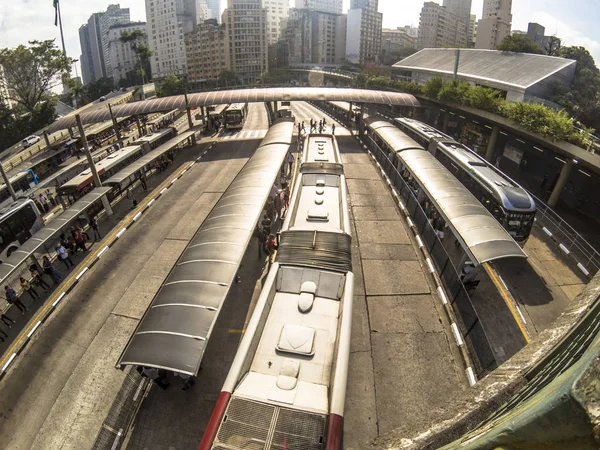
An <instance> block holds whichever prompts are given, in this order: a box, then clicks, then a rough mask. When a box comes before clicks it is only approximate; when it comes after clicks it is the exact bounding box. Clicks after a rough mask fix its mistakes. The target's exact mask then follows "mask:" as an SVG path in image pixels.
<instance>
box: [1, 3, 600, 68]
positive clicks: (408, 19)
mask: <svg viewBox="0 0 600 450" xmlns="http://www.w3.org/2000/svg"><path fill="white" fill-rule="evenodd" d="M3 3H4V4H3V5H2V6H0V42H1V43H2V44H1V45H2V46H3V47H15V46H18V45H20V44H27V42H28V41H30V40H35V39H37V40H45V39H56V43H57V45H60V34H59V29H58V28H57V27H55V26H54V20H53V19H54V10H53V6H52V2H51V1H50V0H14V1H13V2H11V3H10V5H9V4H8V3H7V2H3ZM294 3H295V2H294V0H292V1H291V2H290V5H291V6H292V7H293V5H294ZM423 3H424V2H423V1H415V0H379V12H381V13H382V14H383V27H384V28H396V27H399V26H404V25H413V26H416V27H418V25H419V13H420V11H421V8H422V7H423ZM438 3H440V4H442V0H438ZM109 4H120V5H121V7H122V8H130V11H131V20H132V21H140V20H141V21H145V20H146V13H145V0H123V1H107V0H89V1H87V2H85V4H80V3H77V5H76V7H75V5H74V4H71V3H69V2H68V1H67V0H62V1H61V10H62V17H63V29H64V33H65V44H66V48H67V54H68V56H70V57H71V58H73V59H79V57H80V55H81V48H80V45H79V34H78V30H79V28H80V27H81V25H83V24H84V23H86V22H87V20H88V18H89V16H90V15H91V14H93V13H95V12H100V11H103V10H106V8H107V7H108V5H109ZM399 4H400V11H398V9H399V8H398V6H399ZM349 5H350V0H344V13H346V12H347V10H348V8H349ZM225 6H226V2H225V1H221V10H223V9H224V8H225ZM482 10H483V0H473V2H472V8H471V12H472V13H473V14H476V15H477V18H478V19H480V18H481V14H482ZM512 12H513V22H512V29H513V30H527V24H528V23H529V22H537V23H540V24H541V25H543V26H545V27H546V33H547V34H549V35H552V34H556V35H557V36H558V37H560V38H562V40H563V44H564V45H581V46H584V47H586V48H587V49H588V50H589V51H590V53H591V54H592V56H593V57H594V59H595V61H596V63H597V64H600V30H598V29H597V28H596V24H595V22H594V21H593V17H595V15H596V14H597V13H596V5H595V4H594V2H593V0H575V1H573V2H571V3H569V4H564V3H563V2H561V1H560V0H529V1H525V0H514V1H513V7H512ZM32 23H35V26H31V24H32ZM23 30H26V32H24V31H23ZM78 71H79V74H80V75H81V71H80V70H79V68H78Z"/></svg>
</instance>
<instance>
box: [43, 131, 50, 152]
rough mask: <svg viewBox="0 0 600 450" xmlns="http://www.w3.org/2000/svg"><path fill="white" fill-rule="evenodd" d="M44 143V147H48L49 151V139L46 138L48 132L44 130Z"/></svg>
mask: <svg viewBox="0 0 600 450" xmlns="http://www.w3.org/2000/svg"><path fill="white" fill-rule="evenodd" d="M43 134H44V141H46V147H48V149H50V138H49V137H48V132H47V131H46V130H44V133H43Z"/></svg>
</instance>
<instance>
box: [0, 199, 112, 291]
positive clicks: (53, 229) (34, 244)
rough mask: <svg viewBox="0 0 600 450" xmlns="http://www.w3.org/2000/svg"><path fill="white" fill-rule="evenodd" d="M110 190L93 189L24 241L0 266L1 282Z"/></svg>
mask: <svg viewBox="0 0 600 450" xmlns="http://www.w3.org/2000/svg"><path fill="white" fill-rule="evenodd" d="M110 190H111V188H110V187H100V188H95V189H94V190H92V191H91V192H89V193H88V194H86V195H84V196H83V197H81V198H80V199H79V200H77V201H76V202H75V203H73V204H72V205H71V206H70V207H69V209H67V210H66V211H64V212H63V213H62V214H61V215H60V216H58V217H56V218H55V219H53V220H52V222H50V223H49V224H48V225H46V226H45V227H44V228H42V229H41V230H40V231H38V232H37V233H35V234H34V235H33V236H32V237H30V238H29V239H28V240H27V241H25V243H24V244H23V245H21V246H20V247H19V248H18V249H17V250H15V251H14V253H13V254H12V255H10V256H9V257H8V258H7V259H6V261H4V262H3V263H2V264H0V278H1V279H2V282H4V280H6V278H8V277H9V276H10V275H12V273H13V272H14V271H15V270H16V269H17V268H19V266H21V264H23V263H24V262H25V261H26V260H27V258H29V257H30V256H31V255H33V254H34V253H35V252H36V251H37V250H38V249H39V248H40V247H42V246H43V245H45V244H47V243H48V242H49V241H50V240H52V239H55V238H56V237H57V236H60V234H61V233H62V232H63V230H64V229H65V228H66V227H68V226H69V225H71V224H72V223H73V222H74V221H75V219H77V218H78V217H79V215H80V214H81V213H83V212H85V211H87V209H88V208H89V207H90V206H91V205H92V203H94V202H95V201H96V200H98V199H99V198H100V197H102V196H103V195H104V194H106V193H107V192H108V191H110Z"/></svg>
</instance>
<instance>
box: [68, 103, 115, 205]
mask: <svg viewBox="0 0 600 450" xmlns="http://www.w3.org/2000/svg"><path fill="white" fill-rule="evenodd" d="M109 106H110V105H109ZM111 115H112V113H111ZM75 120H77V127H78V128H79V135H80V136H81V143H82V144H83V151H84V152H85V156H86V157H87V160H88V166H89V168H90V171H91V172H92V178H93V179H94V184H95V185H96V187H102V181H100V177H99V176H98V172H97V171H96V166H95V165H94V159H93V158H92V154H91V153H90V147H89V146H88V141H87V137H86V136H85V131H83V123H81V117H80V116H79V114H77V115H76V116H75ZM113 120H114V119H113ZM101 199H102V205H103V206H104V211H105V212H106V215H107V216H112V214H113V211H112V208H111V206H110V202H109V201H108V198H106V195H103V196H102V197H101Z"/></svg>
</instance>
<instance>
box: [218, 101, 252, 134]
mask: <svg viewBox="0 0 600 450" xmlns="http://www.w3.org/2000/svg"><path fill="white" fill-rule="evenodd" d="M224 116H225V128H226V129H228V130H231V129H235V128H242V127H243V126H244V122H245V121H246V116H248V103H232V104H231V105H229V108H227V109H226V110H225V113H224Z"/></svg>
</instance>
